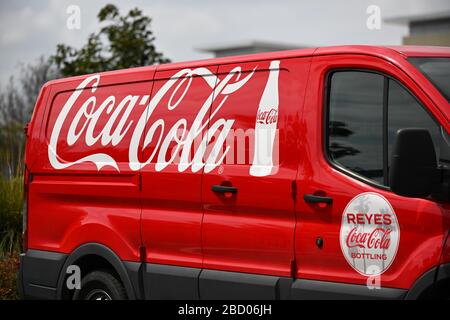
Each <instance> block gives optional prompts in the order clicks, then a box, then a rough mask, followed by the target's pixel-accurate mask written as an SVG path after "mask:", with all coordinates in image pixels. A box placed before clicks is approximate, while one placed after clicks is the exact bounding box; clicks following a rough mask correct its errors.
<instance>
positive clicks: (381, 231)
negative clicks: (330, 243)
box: [339, 192, 400, 276]
mask: <svg viewBox="0 0 450 320" xmlns="http://www.w3.org/2000/svg"><path fill="white" fill-rule="evenodd" d="M339 239H340V244H341V250H342V253H343V254H344V257H345V259H346V260H347V262H348V263H349V264H350V265H351V266H352V267H353V269H355V270H356V271H357V272H359V273H360V274H362V275H365V276H374V275H380V274H382V273H383V272H385V271H386V270H387V269H388V268H389V267H390V265H391V264H392V262H393V261H394V259H395V255H396V254H397V248H398V244H399V242H400V227H399V225H398V221H397V217H396V215H395V212H394V209H393V208H392V206H391V204H390V203H389V202H388V201H387V200H386V199H385V198H384V197H383V196H382V195H380V194H378V193H372V192H367V193H361V194H359V195H357V196H356V197H355V198H353V199H352V200H351V201H350V202H349V204H348V205H347V207H346V208H345V210H344V212H343V214H342V224H341V232H340V235H339Z"/></svg>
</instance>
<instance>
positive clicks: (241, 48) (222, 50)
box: [198, 41, 307, 58]
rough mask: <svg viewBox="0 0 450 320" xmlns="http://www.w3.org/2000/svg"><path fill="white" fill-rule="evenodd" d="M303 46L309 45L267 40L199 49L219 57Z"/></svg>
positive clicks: (301, 47)
mask: <svg viewBox="0 0 450 320" xmlns="http://www.w3.org/2000/svg"><path fill="white" fill-rule="evenodd" d="M303 48H307V47H306V46H303V45H291V44H281V43H274V42H267V41H249V42H242V43H234V44H224V45H218V46H211V47H208V48H200V49H198V50H199V51H201V52H208V53H212V54H214V56H215V57H216V58H219V57H228V56H238V55H244V54H251V53H260V52H272V51H283V50H292V49H303Z"/></svg>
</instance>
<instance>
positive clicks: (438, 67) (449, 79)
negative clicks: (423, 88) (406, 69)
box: [408, 57, 450, 102]
mask: <svg viewBox="0 0 450 320" xmlns="http://www.w3.org/2000/svg"><path fill="white" fill-rule="evenodd" d="M408 61H409V62H411V63H412V64H413V65H414V66H415V67H416V68H417V69H419V70H420V71H421V72H422V73H423V74H424V75H425V76H426V77H427V78H428V79H429V80H430V81H431V82H432V83H433V85H434V86H435V87H436V88H437V89H438V90H439V91H440V92H441V93H442V95H443V96H444V97H445V98H446V99H447V101H448V102H450V57H449V58H422V57H421V58H408Z"/></svg>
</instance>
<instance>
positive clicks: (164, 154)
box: [48, 67, 256, 172]
mask: <svg viewBox="0 0 450 320" xmlns="http://www.w3.org/2000/svg"><path fill="white" fill-rule="evenodd" d="M255 69H256V68H255ZM255 69H254V70H252V71H251V72H248V73H246V74H245V75H242V74H241V68H240V67H235V68H234V69H233V70H231V71H230V73H229V74H227V75H225V76H223V77H221V78H218V77H217V76H216V75H215V74H213V73H212V72H211V71H210V70H209V69H207V68H196V69H183V70H180V71H179V72H177V73H175V74H174V75H173V76H172V77H171V78H170V79H169V80H167V81H166V82H165V83H164V84H163V85H162V87H161V88H160V89H159V90H158V91H157V92H156V93H154V94H153V95H152V98H151V99H150V96H149V95H143V96H133V95H128V96H126V97H125V98H124V99H118V98H116V97H115V96H114V94H112V95H110V96H107V97H102V100H101V101H99V98H98V97H97V96H96V90H97V88H98V87H99V85H100V83H101V76H100V75H92V76H89V77H87V78H85V79H84V80H83V81H82V82H81V83H80V84H79V85H78V87H77V88H76V90H74V91H73V93H72V94H71V95H70V97H69V98H68V99H67V101H66V102H65V103H64V105H63V107H62V109H61V111H60V112H59V114H58V116H57V117H56V120H55V122H54V123H53V128H52V129H51V135H50V142H49V144H48V159H49V162H50V164H51V166H52V167H53V168H55V169H65V168H68V167H71V166H74V165H77V164H81V163H88V162H91V163H93V164H95V166H96V167H97V170H100V169H102V168H103V167H108V166H109V167H113V168H115V169H116V170H117V171H119V167H118V164H117V160H116V159H115V158H114V156H113V155H112V154H108V153H106V152H98V151H97V149H96V148H94V147H93V146H94V145H101V146H103V147H114V146H116V145H118V144H120V143H121V141H122V139H123V137H124V136H125V134H128V135H130V136H131V139H129V141H130V142H129V146H128V159H129V161H128V164H129V167H130V169H131V170H133V171H137V170H139V169H141V168H143V167H145V166H146V165H148V164H149V163H150V162H151V161H152V160H154V159H156V161H154V162H156V164H155V170H156V171H161V170H163V169H164V168H166V167H167V166H168V165H169V164H172V163H174V159H175V155H176V156H178V157H179V159H178V160H179V161H178V162H177V163H176V164H177V166H178V171H179V172H183V171H185V170H186V169H188V168H190V169H191V170H192V172H197V171H199V170H201V169H203V168H204V170H205V172H210V171H211V170H213V169H214V168H215V167H217V166H218V165H220V164H221V162H222V161H223V159H224V157H225V156H226V151H225V152H222V153H220V152H218V150H219V149H221V148H222V145H223V143H224V140H225V138H226V137H227V135H228V132H229V131H230V130H231V128H232V126H233V123H234V119H224V118H219V117H217V116H216V115H217V113H218V112H219V110H220V109H221V108H222V106H223V104H224V102H225V101H226V100H227V99H228V96H229V95H232V94H234V93H235V92H236V91H238V90H239V89H240V88H241V87H242V86H244V85H245V84H246V83H247V82H248V81H249V80H250V79H251V78H252V76H253V74H254V72H255ZM195 76H197V77H199V78H200V79H203V80H204V82H205V83H206V85H207V86H208V87H210V88H211V91H210V94H209V96H208V97H207V98H206V100H205V101H203V103H202V104H201V106H200V107H199V111H198V113H197V115H196V116H195V118H194V121H192V122H190V123H189V122H188V121H187V120H186V119H184V118H181V117H180V118H179V120H178V121H177V122H176V123H175V124H174V125H173V126H172V127H170V128H168V126H167V125H166V122H165V120H164V118H158V119H155V117H152V114H153V113H154V111H155V109H156V108H166V109H167V111H166V112H167V113H175V112H176V111H175V109H177V107H178V106H179V105H180V103H181V102H182V101H183V98H184V96H185V95H186V93H187V92H188V91H189V90H190V88H191V83H192V79H193V77H195ZM166 95H169V96H168V98H169V99H168V100H167V99H166V101H168V103H167V104H165V105H162V103H161V100H162V99H163V98H164V97H165V96H166ZM166 98H167V97H166ZM216 100H217V101H216ZM213 104H214V105H216V106H217V107H215V108H214V110H211V107H212V105H213ZM74 105H77V106H78V107H76V108H77V110H72V109H75V107H74ZM137 106H139V108H138V107H137ZM136 109H138V110H140V111H136ZM74 111H75V116H73V114H74ZM132 112H140V115H139V117H138V119H137V120H135V121H133V120H130V119H129V117H130V114H131V113H132ZM69 114H72V116H68V115H69ZM99 123H103V124H104V127H102V128H99ZM208 127H209V130H208V132H207V133H206V134H202V132H204V130H205V128H208ZM63 128H68V132H67V133H66V134H65V135H64V136H61V132H62V131H63V130H62V129H63ZM146 128H148V129H147V130H146ZM66 131H67V130H66ZM94 131H96V132H99V133H94ZM145 132H146V133H145ZM212 136H216V137H217V139H216V140H215V141H214V142H212V141H210V140H211V137H212ZM199 139H200V143H197V146H196V149H195V150H194V151H193V152H192V149H193V148H194V147H195V146H194V141H198V140H199ZM59 141H65V142H66V145H67V147H72V146H74V145H75V144H77V146H78V147H82V148H83V150H86V155H83V156H82V157H80V158H79V159H77V160H71V161H68V160H66V159H64V158H63V157H61V156H60V154H59V148H58V145H59ZM140 141H143V145H142V146H141V145H140ZM154 141H156V147H155V148H154V150H153V152H152V153H151V155H150V156H149V157H148V158H147V159H144V160H142V159H140V154H141V152H142V148H144V149H145V148H146V147H147V146H148V145H149V144H150V142H154ZM173 145H175V146H173ZM66 149H67V148H66ZM216 149H217V150H216ZM206 150H209V153H208V155H206Z"/></svg>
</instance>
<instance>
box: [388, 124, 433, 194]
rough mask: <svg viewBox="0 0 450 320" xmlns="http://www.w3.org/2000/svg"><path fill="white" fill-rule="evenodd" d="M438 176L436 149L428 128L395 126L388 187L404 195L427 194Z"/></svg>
mask: <svg viewBox="0 0 450 320" xmlns="http://www.w3.org/2000/svg"><path fill="white" fill-rule="evenodd" d="M438 178H439V171H438V168H437V160H436V152H435V150H434V145H433V140H431V135H430V133H429V132H428V130H425V129H412V128H411V129H400V130H398V132H397V141H396V143H395V145H394V150H393V152H392V159H391V167H390V170H389V184H390V187H391V190H392V191H393V192H394V193H396V194H398V195H401V196H405V197H427V196H429V195H430V194H431V191H432V187H433V183H434V182H435V181H437V179H438Z"/></svg>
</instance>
